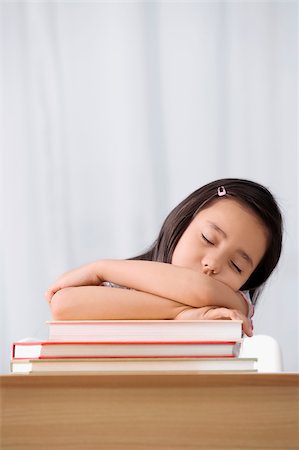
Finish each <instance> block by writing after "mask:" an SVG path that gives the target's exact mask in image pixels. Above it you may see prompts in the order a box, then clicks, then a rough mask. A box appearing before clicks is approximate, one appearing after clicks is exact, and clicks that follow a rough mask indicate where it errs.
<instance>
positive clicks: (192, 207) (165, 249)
mask: <svg viewBox="0 0 299 450" xmlns="http://www.w3.org/2000/svg"><path fill="white" fill-rule="evenodd" d="M221 186H223V187H224V188H225V191H226V195H225V197H226V198H234V199H236V200H237V201H239V202H240V203H241V204H243V205H245V206H246V207H247V208H249V209H251V210H252V211H253V212H254V213H255V214H256V215H257V216H258V217H259V218H260V219H261V220H262V222H263V224H264V225H265V226H266V228H267V230H268V235H269V238H268V246H267V249H266V252H265V254H264V256H263V258H262V260H261V262H260V263H259V265H258V266H257V267H256V269H255V270H254V272H253V273H252V274H251V276H250V277H249V278H248V280H247V281H246V283H245V284H244V285H243V286H242V287H241V290H249V292H250V296H251V298H252V301H253V303H255V302H256V300H257V297H258V295H259V293H260V291H261V288H262V286H263V285H264V283H265V281H266V280H267V279H268V278H269V276H270V274H271V273H272V271H273V270H274V268H275V267H276V265H277V263H278V260H279V258H280V254H281V248H282V233H283V225H282V216H281V212H280V209H279V206H278V204H277V202H276V200H275V199H274V197H273V195H272V194H271V192H270V191H269V190H268V189H267V188H265V187H264V186H262V185H260V184H258V183H256V182H254V181H250V180H242V179H238V178H224V179H221V180H216V181H212V182H211V183H208V184H206V185H205V186H203V187H201V188H199V189H197V190H196V191H194V192H193V193H192V194H190V195H189V196H188V197H187V198H185V200H183V201H182V202H181V203H179V205H178V206H176V207H175V208H174V209H173V210H172V211H171V212H170V214H169V215H168V216H167V217H166V219H165V221H164V223H163V225H162V227H161V230H160V233H159V235H158V238H157V239H156V241H155V242H154V243H153V244H152V245H151V247H150V248H149V249H148V250H147V251H146V252H145V253H142V254H141V255H138V256H135V257H134V258H130V259H137V260H148V261H160V262H165V263H171V261H172V255H173V252H174V249H175V247H176V245H177V243H178V242H179V240H180V238H181V236H182V235H183V233H184V231H185V230H186V228H187V227H188V225H189V224H190V223H191V221H192V220H193V218H194V217H195V216H196V214H197V213H198V212H199V211H200V210H202V209H203V208H205V207H207V206H210V205H211V203H212V202H215V201H217V200H220V198H219V196H218V188H219V187H221Z"/></svg>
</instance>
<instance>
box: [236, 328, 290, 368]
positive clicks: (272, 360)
mask: <svg viewBox="0 0 299 450" xmlns="http://www.w3.org/2000/svg"><path fill="white" fill-rule="evenodd" d="M240 357H242V358H251V357H255V358H258V361H257V363H256V369H257V371H258V372H282V370H283V362H282V353H281V349H280V347H279V344H278V342H277V341H276V340H275V339H274V338H273V337H271V336H268V335H265V334H257V335H255V336H252V337H245V338H244V339H243V342H242V345H241V349H240Z"/></svg>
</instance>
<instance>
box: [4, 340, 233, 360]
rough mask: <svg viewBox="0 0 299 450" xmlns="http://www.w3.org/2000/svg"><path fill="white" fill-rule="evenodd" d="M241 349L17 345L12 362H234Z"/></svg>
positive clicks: (227, 345) (201, 344)
mask: <svg viewBox="0 0 299 450" xmlns="http://www.w3.org/2000/svg"><path fill="white" fill-rule="evenodd" d="M239 347H240V343H238V342H235V341H189V342H185V341H183V342H182V341H171V342H165V341H163V342H158V341H154V342H150V341H147V342H144V341H143V342H140V341H139V342H132V341H129V342H128V341H121V342H117V341H112V342H111V341H106V342H96V341H92V342H87V341H84V342H82V341H80V342H74V341H73V342H67V341H40V342H14V343H13V348H12V358H13V359H50V358H54V359H55V358H190V357H203V358H217V357H222V358H224V357H225V358H233V357H236V356H238V354H239Z"/></svg>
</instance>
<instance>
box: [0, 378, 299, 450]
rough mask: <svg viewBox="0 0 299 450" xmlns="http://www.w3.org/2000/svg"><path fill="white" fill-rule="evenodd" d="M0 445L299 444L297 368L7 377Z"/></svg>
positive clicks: (176, 447) (179, 448) (178, 447)
mask: <svg viewBox="0 0 299 450" xmlns="http://www.w3.org/2000/svg"><path fill="white" fill-rule="evenodd" d="M0 383H1V384H0V385H1V391H0V392H1V397H0V400H1V401H2V405H1V412H2V437H1V439H2V440H1V450H12V449H20V450H27V449H28V450H35V449H36V450H37V449H38V450H47V449H55V450H62V449H64V450H77V449H82V450H91V449H92V450H93V449H94V450H95V449H97V450H120V449H121V450H152V449H156V450H162V449H163V450H185V449H188V450H195V449H196V450H197V449H205V450H209V449H213V450H244V449H247V450H248V449H269V450H270V449H271V450H274V449H280V450H289V449H293V450H295V449H296V450H298V448H299V440H298V425H299V416H298V375H297V374H199V375H194V374H180V375H175V374H172V375H161V374H160V375H158V374H156V375H153V374H148V375H146V374H144V375H143V374H142V375H130V374H126V375H115V374H114V375H103V374H99V375H98V374H89V375H86V374H82V375H78V374H77V375H69V374H65V375H7V376H2V377H0Z"/></svg>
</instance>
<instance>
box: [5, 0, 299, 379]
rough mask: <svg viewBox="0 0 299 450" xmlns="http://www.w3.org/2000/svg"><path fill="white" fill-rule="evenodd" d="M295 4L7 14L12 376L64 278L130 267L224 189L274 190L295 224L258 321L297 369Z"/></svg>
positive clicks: (66, 4)
mask: <svg viewBox="0 0 299 450" xmlns="http://www.w3.org/2000/svg"><path fill="white" fill-rule="evenodd" d="M297 9H298V3H297V2H296V1H284V2H279V1H264V2H262V1H261V2H259V1H254V2H250V1H240V2H238V1H231V2H230V1H213V2H203V1H193V2H188V1H186V2H183V1H182V2H179V1H173V2H169V1H165V2H163V1H130V2H126V1H118V2H115V1H111V2H109V1H106V2H104V1H98V2H96V1H93V2H89V1H85V2H76V1H61V2H59V1H53V2H51V1H47V2H43V1H39V2H22V1H19V2H11V3H10V2H5V1H4V2H3V1H2V2H1V4H0V31H1V34H0V39H1V41H0V87H1V89H0V208H1V209H0V217H1V233H0V239H1V244H0V248H1V251H0V298H1V301H0V341H1V352H0V359H1V366H0V372H1V373H6V372H8V371H9V359H10V352H11V343H12V342H13V341H16V340H19V339H22V338H26V337H36V338H47V333H48V329H47V325H46V321H47V320H50V318H51V316H50V311H49V308H48V305H47V303H46V301H45V299H44V292H45V290H46V289H47V287H48V285H49V284H50V283H52V282H53V281H54V280H55V278H56V277H57V276H58V275H60V274H61V273H62V272H65V271H66V270H70V269H71V268H74V267H76V266H79V265H82V264H85V263H87V262H90V261H93V260H96V259H100V258H127V257H131V256H134V255H136V254H137V253H140V252H141V251H143V250H144V249H146V248H147V247H148V246H149V245H150V244H151V243H152V242H153V241H154V239H155V238H156V235H157V233H158V231H159V229H160V227H161V225H162V222H163V220H164V218H165V217H166V215H167V214H168V213H169V212H170V210H171V209H172V208H173V207H174V206H175V205H176V204H177V203H178V202H179V201H181V200H182V199H183V198H185V197H186V196H187V195H188V194H189V193H191V192H192V191H193V190H195V189H196V188H198V187H199V186H201V185H203V184H205V183H207V182H209V181H212V180H214V179H217V178H221V177H239V178H248V179H252V180H254V181H257V182H260V183H262V184H264V185H265V186H267V187H268V188H269V189H270V190H271V191H272V192H273V194H274V195H275V196H276V198H277V200H278V202H279V204H280V206H281V208H282V211H283V214H284V218H285V239H284V250H283V255H282V258H281V261H280V264H279V267H278V268H277V270H276V271H275V273H274V275H273V276H272V278H271V280H270V281H269V282H268V284H267V287H266V289H265V290H264V292H263V294H262V297H261V298H260V302H259V305H258V307H257V309H256V313H255V322H254V324H255V327H254V331H255V333H263V334H270V335H271V336H273V337H274V338H275V339H277V340H278V342H279V344H280V346H281V348H282V351H283V360H284V370H285V371H297V370H298V331H297V328H298V323H299V317H298V281H297V279H298V240H297V238H298V236H297V234H298V159H297V150H298V149H297V139H298V138H297V126H298V121H297V100H298V96H297V76H298V73H297V71H298V54H297V32H298V22H297V21H298V19H297V17H298V15H297Z"/></svg>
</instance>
